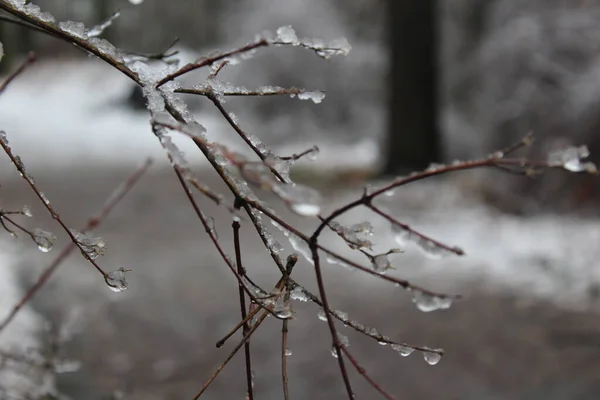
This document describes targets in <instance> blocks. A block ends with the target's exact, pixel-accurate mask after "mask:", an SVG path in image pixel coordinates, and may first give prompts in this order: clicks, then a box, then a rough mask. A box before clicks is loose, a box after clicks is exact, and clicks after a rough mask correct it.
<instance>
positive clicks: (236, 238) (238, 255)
mask: <svg viewBox="0 0 600 400" xmlns="http://www.w3.org/2000/svg"><path fill="white" fill-rule="evenodd" d="M232 227H233V243H234V247H235V262H236V264H237V271H238V274H239V275H240V276H242V275H246V271H245V269H244V267H243V265H242V250H241V248H240V223H239V221H233V224H232ZM238 287H239V297H240V309H241V313H242V321H246V322H244V325H243V329H242V336H246V335H247V334H248V332H249V331H250V324H249V323H248V321H247V320H246V296H245V295H244V288H243V285H242V283H241V282H240V283H238ZM244 353H245V354H244V355H245V358H246V386H247V390H248V392H247V393H248V399H249V400H253V399H254V393H253V390H252V360H251V358H250V340H248V341H246V343H244Z"/></svg>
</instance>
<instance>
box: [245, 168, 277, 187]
mask: <svg viewBox="0 0 600 400" xmlns="http://www.w3.org/2000/svg"><path fill="white" fill-rule="evenodd" d="M239 170H240V174H241V175H242V178H244V179H245V180H246V182H248V183H249V184H251V185H254V186H256V187H259V188H261V189H263V190H272V189H273V188H274V187H275V186H276V185H277V181H276V180H275V177H274V176H273V173H272V172H271V170H270V169H269V167H268V166H267V165H265V164H264V163H262V162H245V163H242V164H240V166H239Z"/></svg>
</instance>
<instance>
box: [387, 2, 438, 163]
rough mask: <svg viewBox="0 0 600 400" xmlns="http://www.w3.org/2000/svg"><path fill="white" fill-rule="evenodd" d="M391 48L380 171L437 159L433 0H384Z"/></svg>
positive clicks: (435, 55) (435, 5)
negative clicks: (387, 100)
mask: <svg viewBox="0 0 600 400" xmlns="http://www.w3.org/2000/svg"><path fill="white" fill-rule="evenodd" d="M387 3H388V17H387V18H388V21H387V23H388V45H389V51H390V75H389V82H388V88H389V91H390V92H389V103H388V107H389V108H388V143H387V146H386V147H385V150H384V151H383V152H384V157H385V158H386V163H385V166H384V170H383V173H384V174H398V173H401V172H405V171H406V170H415V169H422V168H425V167H427V165H429V164H430V163H431V162H439V161H440V159H441V154H440V153H441V149H440V145H441V143H440V135H439V129H438V73H437V39H438V38H437V15H436V11H437V1H436V0H387Z"/></svg>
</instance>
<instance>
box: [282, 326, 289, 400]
mask: <svg viewBox="0 0 600 400" xmlns="http://www.w3.org/2000/svg"><path fill="white" fill-rule="evenodd" d="M287 335H288V320H287V319H286V320H284V321H283V322H282V324H281V381H282V384H283V399H284V400H290V392H289V387H288V375H287V352H288V349H287Z"/></svg>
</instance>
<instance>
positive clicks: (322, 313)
mask: <svg viewBox="0 0 600 400" xmlns="http://www.w3.org/2000/svg"><path fill="white" fill-rule="evenodd" d="M317 318H319V320H320V321H327V315H325V310H323V309H322V308H321V309H320V310H319V312H318V313H317Z"/></svg>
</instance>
